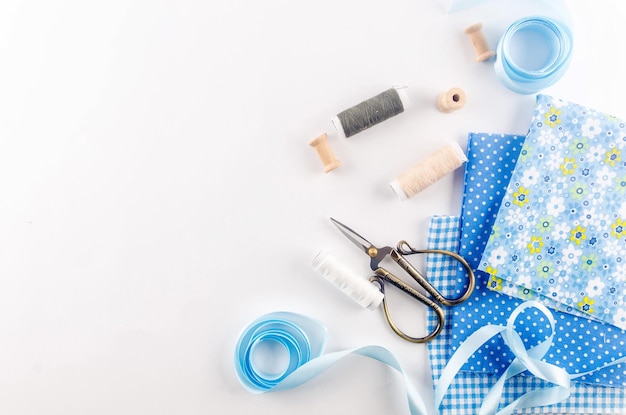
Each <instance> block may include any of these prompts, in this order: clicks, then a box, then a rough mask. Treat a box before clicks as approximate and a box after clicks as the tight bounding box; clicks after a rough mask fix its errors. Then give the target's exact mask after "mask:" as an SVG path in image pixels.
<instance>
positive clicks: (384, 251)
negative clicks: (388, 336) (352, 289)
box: [330, 218, 476, 343]
mask: <svg viewBox="0 0 626 415" xmlns="http://www.w3.org/2000/svg"><path fill="white" fill-rule="evenodd" d="M330 220H331V221H332V222H333V223H334V224H335V226H337V228H339V230H340V231H341V233H343V234H344V235H345V236H346V237H347V238H348V239H349V240H351V241H352V242H353V243H354V244H355V245H356V246H358V247H359V248H360V249H361V250H362V251H363V252H365V253H366V254H367V256H369V257H370V268H371V269H372V271H374V274H375V275H374V276H372V277H371V278H370V282H376V283H377V284H378V285H379V287H380V291H381V292H382V293H383V309H384V312H385V318H386V319H387V322H388V323H389V326H390V327H391V329H392V330H393V331H394V332H395V333H396V334H397V335H398V336H400V337H402V338H403V339H405V340H408V341H410V342H413V343H425V342H428V341H430V340H432V339H434V338H435V337H436V336H437V335H438V334H439V333H440V332H441V330H442V329H443V326H444V323H445V316H444V314H443V309H442V308H441V306H454V305H457V304H460V303H462V302H463V301H465V300H467V299H468V298H469V297H470V295H471V294H472V291H474V286H475V284H476V279H475V277H474V272H473V271H472V268H471V267H470V265H469V264H468V263H467V261H466V260H465V259H464V258H463V257H461V256H460V255H458V254H457V253H455V252H452V251H446V250H441V249H419V250H418V249H414V248H412V247H411V246H410V245H409V244H408V242H406V241H400V242H398V245H397V246H396V248H391V247H389V246H385V247H382V248H377V247H375V246H374V245H373V244H372V243H371V242H369V241H368V240H367V239H365V238H363V237H362V236H361V235H359V234H358V233H356V232H355V231H353V230H352V229H350V228H348V227H347V226H346V225H344V224H343V223H341V222H339V221H337V220H335V219H333V218H330ZM429 253H432V254H440V255H447V256H449V257H451V258H454V259H455V260H457V261H458V262H459V263H460V264H461V265H462V266H463V268H464V269H465V271H466V273H467V277H468V282H467V289H466V290H465V292H464V293H463V294H461V295H460V296H459V297H457V298H446V297H444V296H443V295H442V294H441V293H440V292H439V291H437V289H436V288H435V287H433V286H432V285H431V284H430V283H429V282H428V280H427V279H426V277H424V276H423V275H422V274H421V273H420V272H419V271H418V270H417V269H416V268H415V267H414V266H413V265H411V263H409V261H407V260H406V258H405V257H404V256H405V255H413V254H429ZM385 257H389V258H391V259H392V260H393V261H395V262H396V263H397V264H398V265H400V267H401V268H402V269H403V270H404V271H406V273H407V274H409V275H410V276H411V277H413V279H414V280H415V281H416V282H417V283H418V284H419V285H420V286H421V287H422V288H424V290H426V292H427V293H428V294H429V295H430V297H429V296H426V295H424V294H422V293H421V292H419V291H417V290H416V289H415V288H413V287H411V286H410V285H408V284H406V283H405V282H404V281H402V280H401V279H399V278H398V277H396V276H395V275H393V274H392V273H391V272H389V271H387V270H386V269H384V268H382V267H381V266H380V263H381V261H382V260H383V259H384V258H385ZM385 281H386V282H388V283H390V284H392V285H394V286H396V287H398V288H399V289H400V290H402V291H404V292H405V293H407V294H408V295H410V296H411V297H413V298H415V299H416V300H418V301H420V302H421V303H423V304H425V305H426V306H427V307H429V308H430V309H432V310H433V311H434V312H435V313H436V314H437V319H438V323H437V327H435V329H434V330H433V331H432V332H431V333H430V334H428V335H426V336H425V337H412V336H409V335H407V334H406V333H404V332H403V331H402V330H400V329H399V328H398V327H397V326H396V325H395V323H394V322H393V320H392V319H391V316H390V315H389V309H388V307H387V301H386V300H385V296H384V294H385V285H384V284H385Z"/></svg>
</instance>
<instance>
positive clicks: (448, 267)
mask: <svg viewBox="0 0 626 415" xmlns="http://www.w3.org/2000/svg"><path fill="white" fill-rule="evenodd" d="M459 232H460V224H459V218H458V217H457V216H435V217H433V218H432V219H431V222H430V226H429V232H428V248H430V249H447V250H450V251H454V252H458V248H459ZM457 267H458V263H457V262H456V261H454V260H452V259H450V258H448V257H445V256H443V255H436V254H434V255H433V254H428V255H427V257H426V271H427V275H428V278H429V281H430V282H431V283H432V284H433V285H434V286H436V287H437V288H438V289H439V290H440V291H441V292H442V293H443V294H444V295H445V294H448V295H450V294H451V293H453V292H454V291H455V285H456V276H457ZM444 313H445V316H446V324H445V326H444V329H443V331H442V332H441V334H440V335H439V336H438V337H436V338H435V339H434V340H433V341H431V342H430V343H428V351H429V354H430V363H431V371H432V377H433V382H434V384H435V387H436V386H437V379H439V377H440V376H441V373H442V372H443V369H444V368H445V366H446V364H447V363H448V360H449V358H450V355H451V350H452V348H451V345H452V331H451V324H452V323H451V320H452V314H453V313H452V308H451V307H444ZM436 318H437V317H436V316H435V315H434V314H431V315H429V320H430V321H429V324H431V325H434V324H436V321H435V320H436ZM496 380H497V376H494V375H490V374H487V373H476V372H460V373H459V374H458V375H457V376H456V378H455V379H454V381H453V382H452V384H451V385H450V388H449V390H448V392H447V394H446V396H445V397H444V399H443V402H442V404H441V406H440V407H439V408H438V409H439V411H438V414H440V415H475V414H477V413H478V410H479V408H480V405H481V403H482V399H483V397H484V396H485V395H486V394H487V392H488V391H489V388H490V387H491V386H492V385H493V384H494V383H495V382H496ZM544 386H546V385H545V383H544V382H543V381H541V380H539V379H536V378H534V377H528V376H518V377H515V378H513V379H511V380H510V381H509V382H508V383H507V384H506V386H505V388H504V393H503V397H502V403H506V402H511V401H513V400H514V399H516V398H517V397H519V396H520V395H521V394H523V393H524V392H527V391H528V390H530V389H534V388H540V387H544ZM516 413H520V414H539V413H544V414H546V413H552V414H598V415H600V414H624V413H626V389H624V388H612V387H606V386H592V385H587V384H583V383H572V389H571V396H570V397H569V399H567V400H566V401H564V402H561V403H559V404H556V405H550V406H543V407H535V408H526V409H521V410H518V411H517V412H516Z"/></svg>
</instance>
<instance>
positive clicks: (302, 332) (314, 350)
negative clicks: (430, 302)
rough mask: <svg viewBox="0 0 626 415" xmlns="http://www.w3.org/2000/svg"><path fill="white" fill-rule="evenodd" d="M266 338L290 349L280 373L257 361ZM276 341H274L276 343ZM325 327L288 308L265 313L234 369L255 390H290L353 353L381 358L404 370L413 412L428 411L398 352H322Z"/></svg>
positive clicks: (247, 333) (240, 345)
mask: <svg viewBox="0 0 626 415" xmlns="http://www.w3.org/2000/svg"><path fill="white" fill-rule="evenodd" d="M263 342H273V343H278V344H279V345H281V346H282V347H284V348H285V349H286V350H287V352H288V353H289V362H288V364H287V366H286V368H284V370H282V371H281V373H278V374H270V373H265V372H264V371H262V370H261V369H259V368H258V367H257V365H256V364H255V362H254V351H255V349H256V348H257V347H259V345H260V344H261V343H263ZM274 345H275V344H274ZM325 345H326V328H325V327H324V325H323V324H322V323H320V322H319V321H317V320H314V319H311V318H309V317H306V316H303V315H300V314H296V313H289V312H276V313H270V314H266V315H264V316H261V317H259V318H258V319H256V320H255V321H253V322H252V323H251V324H250V325H248V327H247V328H246V329H244V331H243V333H242V334H241V336H240V337H239V340H238V341H237V346H236V348H235V372H236V373H237V376H238V378H239V380H240V382H241V384H242V385H243V386H244V387H246V389H248V390H249V391H251V392H253V393H264V392H270V391H278V390H287V389H292V388H295V387H297V386H300V385H302V384H304V383H306V382H308V381H309V380H311V379H313V378H314V377H316V376H317V375H319V374H321V373H322V372H323V371H325V370H326V369H328V368H330V367H331V366H332V365H334V364H335V363H337V362H338V361H339V360H341V359H343V358H344V357H347V356H349V355H352V354H356V355H361V356H365V357H368V358H371V359H374V360H377V361H379V362H382V363H384V364H386V365H388V366H390V367H392V368H394V369H395V370H397V371H398V372H400V374H402V376H403V377H404V385H405V390H406V396H407V401H408V404H409V410H410V413H411V415H426V414H427V411H426V405H425V404H424V399H423V398H422V396H421V395H420V393H419V392H418V391H417V389H415V386H414V385H413V383H412V382H411V380H410V379H409V378H408V376H407V375H406V373H405V372H404V370H402V367H401V366H400V363H399V362H398V360H397V359H396V358H395V356H394V355H393V354H392V353H391V352H390V351H389V350H387V349H385V348H384V347H381V346H365V347H359V348H356V349H351V350H345V351H341V352H335V353H329V354H322V353H323V351H324V347H325Z"/></svg>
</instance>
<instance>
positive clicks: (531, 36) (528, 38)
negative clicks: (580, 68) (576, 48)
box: [494, 16, 573, 94]
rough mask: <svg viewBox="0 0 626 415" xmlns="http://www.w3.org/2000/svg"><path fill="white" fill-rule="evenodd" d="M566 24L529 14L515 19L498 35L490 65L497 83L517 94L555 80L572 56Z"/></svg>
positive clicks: (560, 75)
mask: <svg viewBox="0 0 626 415" xmlns="http://www.w3.org/2000/svg"><path fill="white" fill-rule="evenodd" d="M572 48H573V39H572V32H571V30H570V29H569V27H568V26H567V25H565V24H563V23H561V22H560V21H558V20H553V19H550V18H547V17H541V16H531V17H524V18H522V19H519V20H517V21H515V22H514V23H513V24H512V25H511V26H509V28H508V29H507V30H506V31H505V33H504V35H503V36H502V37H501V38H500V41H499V42H498V46H497V48H496V51H497V55H496V61H495V64H494V68H495V71H496V74H497V75H498V78H499V79H500V82H502V84H503V85H504V86H506V87H507V88H509V89H510V90H512V91H514V92H517V93H519V94H534V93H536V92H539V91H541V90H542V89H544V88H547V87H549V86H551V85H553V84H554V83H555V82H557V81H558V80H559V79H560V78H561V77H562V76H563V75H564V74H565V72H566V71H567V68H568V67H569V64H570V61H571V58H572Z"/></svg>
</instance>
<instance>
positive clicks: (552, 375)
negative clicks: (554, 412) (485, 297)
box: [435, 301, 626, 415]
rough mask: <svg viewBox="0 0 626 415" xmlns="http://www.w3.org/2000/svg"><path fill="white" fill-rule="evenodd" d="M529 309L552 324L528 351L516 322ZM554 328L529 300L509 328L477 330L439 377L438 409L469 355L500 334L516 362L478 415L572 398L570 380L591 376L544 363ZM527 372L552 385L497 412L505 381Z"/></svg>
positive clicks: (500, 413) (513, 315)
mask: <svg viewBox="0 0 626 415" xmlns="http://www.w3.org/2000/svg"><path fill="white" fill-rule="evenodd" d="M530 308H535V309H537V311H538V312H536V313H535V314H537V315H538V314H539V312H540V313H542V314H544V315H545V317H546V318H547V319H548V322H549V324H550V328H551V334H550V336H548V338H546V340H544V341H542V342H540V343H538V344H537V345H535V346H533V347H531V348H529V349H526V347H525V346H524V342H523V340H522V338H521V337H520V335H519V334H518V333H517V331H516V330H515V321H516V320H517V318H518V316H519V315H520V314H521V313H522V312H524V311H525V310H527V309H530ZM555 325H556V324H555V320H554V317H553V316H552V313H551V312H550V311H549V310H548V308H547V307H545V306H544V305H543V304H541V303H539V302H537V301H527V302H524V303H522V304H521V305H519V306H518V307H517V308H516V309H515V310H513V312H512V313H511V315H510V317H509V318H508V320H507V324H506V325H497V324H489V325H486V326H483V327H481V328H479V329H478V330H476V331H475V332H474V333H473V334H471V335H470V336H469V337H468V338H467V339H466V340H465V341H464V342H463V344H461V346H460V347H459V348H458V349H457V351H456V352H455V353H454V355H453V356H452V357H451V358H450V361H449V362H448V364H447V365H446V367H445V369H444V371H443V373H442V375H441V377H440V378H439V381H438V382H437V387H436V389H435V407H436V408H438V407H439V405H440V404H441V401H442V400H443V397H444V396H445V394H446V392H447V390H448V388H449V387H450V384H451V383H452V380H453V379H454V377H455V376H456V375H457V373H458V372H459V371H460V370H461V367H462V366H463V365H464V364H465V362H466V361H467V360H468V359H469V358H470V356H471V355H472V354H474V353H475V352H476V351H477V350H478V349H479V348H480V347H481V346H482V345H483V344H485V343H486V342H487V341H489V339H491V338H492V337H494V336H496V335H498V334H499V335H500V336H501V337H502V339H503V340H504V343H505V344H506V345H507V346H508V347H509V349H510V350H511V352H512V353H513V354H514V355H515V359H514V360H513V361H512V362H511V364H510V365H509V366H508V368H507V369H506V370H505V371H504V373H503V374H502V375H501V377H500V378H499V379H498V381H497V382H496V383H495V385H494V386H493V387H492V388H491V389H490V390H489V393H488V394H487V396H486V397H485V399H484V401H483V403H482V406H481V409H480V412H479V415H487V414H497V415H508V414H512V413H513V411H515V410H516V409H521V408H529V407H534V406H544V405H552V404H555V403H558V402H561V401H563V400H565V399H567V398H568V397H569V395H570V382H571V380H572V379H575V378H578V377H581V376H584V375H588V374H589V373H578V374H576V375H570V374H569V373H567V371H565V369H563V368H561V367H558V366H556V365H554V364H551V363H547V362H545V361H543V360H542V358H543V357H544V356H545V355H546V353H547V352H548V350H549V349H550V347H551V346H552V340H553V337H554V333H555V330H554V329H555ZM624 361H626V358H622V359H616V360H613V361H612V362H609V363H607V364H606V365H605V366H603V367H601V368H598V369H595V370H599V369H602V368H604V367H607V366H611V365H615V364H618V363H622V362H624ZM526 371H528V372H530V373H531V374H533V375H534V376H536V377H537V378H540V379H542V380H544V381H546V382H549V383H551V384H552V386H549V387H546V388H540V389H533V390H531V391H529V392H527V393H525V394H523V395H522V396H520V397H519V398H517V399H516V400H515V401H513V402H511V403H510V404H508V405H507V406H506V407H504V408H502V409H501V410H499V411H498V406H499V402H500V399H501V397H502V393H503V389H504V385H505V383H506V381H507V380H508V379H510V378H512V377H514V376H516V375H518V374H520V373H522V372H526Z"/></svg>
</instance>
